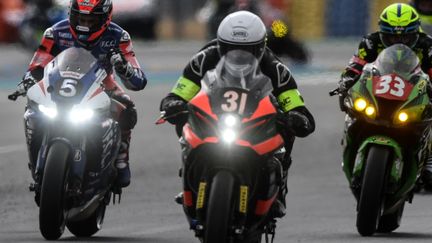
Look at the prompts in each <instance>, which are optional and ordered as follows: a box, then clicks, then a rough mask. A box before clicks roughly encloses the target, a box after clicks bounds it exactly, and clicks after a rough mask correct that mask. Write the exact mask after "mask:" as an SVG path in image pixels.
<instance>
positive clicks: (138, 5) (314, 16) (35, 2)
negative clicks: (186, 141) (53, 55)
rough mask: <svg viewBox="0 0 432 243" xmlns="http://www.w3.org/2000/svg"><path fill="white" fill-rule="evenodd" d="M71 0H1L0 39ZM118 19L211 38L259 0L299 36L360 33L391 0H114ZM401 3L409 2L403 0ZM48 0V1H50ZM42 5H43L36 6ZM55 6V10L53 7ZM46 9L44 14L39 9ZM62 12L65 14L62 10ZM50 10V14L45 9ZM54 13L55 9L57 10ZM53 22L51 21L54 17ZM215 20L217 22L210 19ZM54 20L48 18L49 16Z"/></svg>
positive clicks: (149, 34) (175, 35)
mask: <svg viewBox="0 0 432 243" xmlns="http://www.w3.org/2000/svg"><path fill="white" fill-rule="evenodd" d="M68 2H69V0H7V1H6V0H3V1H0V42H3V43H4V42H9V43H10V42H17V41H19V29H20V27H22V24H23V21H25V19H26V18H29V17H33V20H34V19H35V18H36V17H34V15H36V16H37V17H39V18H40V17H41V16H42V15H43V14H46V13H49V16H50V18H51V19H54V20H57V19H56V18H62V17H67V6H68ZM113 2H114V21H115V22H118V23H119V24H120V25H122V26H123V27H124V28H125V29H127V30H129V31H130V32H131V34H132V36H133V37H134V38H143V39H147V40H152V39H198V40H200V39H206V38H208V37H209V36H212V34H211V33H208V31H210V30H211V26H212V25H215V22H216V23H217V22H218V18H220V16H217V15H218V14H219V15H221V14H224V13H225V14H226V13H228V12H229V11H230V9H232V8H233V7H234V8H235V5H237V7H238V6H242V5H248V4H250V5H255V6H253V7H252V8H257V9H258V10H256V11H260V12H261V14H260V15H261V16H262V18H263V19H266V20H268V19H269V18H270V19H271V18H272V17H275V16H276V15H281V14H282V15H284V17H285V18H286V19H287V21H288V22H287V23H288V26H289V28H290V30H291V32H292V34H293V35H294V36H295V37H296V38H297V39H299V40H310V39H321V38H327V37H347V36H361V35H363V34H365V33H367V32H369V31H372V30H375V29H376V22H377V17H378V15H379V13H380V12H381V11H382V9H383V8H384V7H385V6H386V5H388V4H390V3H393V2H395V1H391V0H307V1H305V0H113ZM399 2H408V1H407V0H400V1H399ZM48 5H49V6H48ZM37 8H40V9H37ZM54 9H56V11H54ZM38 11H42V13H40V12H38ZM62 11H63V13H61V12H62ZM43 12H45V13H43ZM53 13H55V14H53ZM51 21H52V20H51ZM211 21H213V23H212V22H211ZM48 22H49V21H48Z"/></svg>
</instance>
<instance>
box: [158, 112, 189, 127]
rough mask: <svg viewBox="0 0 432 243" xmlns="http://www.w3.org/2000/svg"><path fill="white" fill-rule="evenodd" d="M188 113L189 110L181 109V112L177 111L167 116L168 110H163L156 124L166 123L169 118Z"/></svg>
mask: <svg viewBox="0 0 432 243" xmlns="http://www.w3.org/2000/svg"><path fill="white" fill-rule="evenodd" d="M188 113H189V111H180V112H177V113H175V114H172V115H170V116H166V112H165V111H161V112H160V116H159V118H158V119H157V120H156V122H155V124H156V125H160V124H164V123H165V122H166V121H167V120H168V119H170V118H173V117H176V116H178V115H184V114H188Z"/></svg>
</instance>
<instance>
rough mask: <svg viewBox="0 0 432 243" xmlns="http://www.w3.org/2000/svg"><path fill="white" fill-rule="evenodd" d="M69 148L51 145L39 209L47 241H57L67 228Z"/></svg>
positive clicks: (57, 144) (62, 144)
mask: <svg viewBox="0 0 432 243" xmlns="http://www.w3.org/2000/svg"><path fill="white" fill-rule="evenodd" d="M68 156H69V147H68V146H67V145H66V144H64V143H61V142H57V143H54V144H53V145H51V147H50V148H49V151H48V156H47V160H46V164H45V169H44V174H43V179H42V187H41V195H40V207H39V228H40V231H41V233H42V235H43V237H44V238H45V239H47V240H57V239H58V238H60V236H61V235H62V234H63V231H64V228H65V214H66V213H65V212H66V210H65V193H64V192H65V190H66V188H67V170H68Z"/></svg>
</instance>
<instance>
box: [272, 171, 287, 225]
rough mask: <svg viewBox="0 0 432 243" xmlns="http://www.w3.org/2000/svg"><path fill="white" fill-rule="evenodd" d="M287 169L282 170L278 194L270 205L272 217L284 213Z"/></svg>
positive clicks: (277, 216)
mask: <svg viewBox="0 0 432 243" xmlns="http://www.w3.org/2000/svg"><path fill="white" fill-rule="evenodd" d="M287 183H288V170H286V171H285V170H284V171H283V172H282V185H281V187H280V190H279V193H278V196H277V198H276V200H275V201H274V203H273V205H272V207H271V211H270V213H271V215H272V216H273V217H274V218H282V217H283V216H285V214H286V201H285V197H286V195H287V193H288V186H287V185H288V184H287Z"/></svg>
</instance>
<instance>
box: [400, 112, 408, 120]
mask: <svg viewBox="0 0 432 243" xmlns="http://www.w3.org/2000/svg"><path fill="white" fill-rule="evenodd" d="M408 118H409V116H408V114H407V113H405V112H400V113H399V115H398V119H399V121H401V122H406V121H407V120H408Z"/></svg>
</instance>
